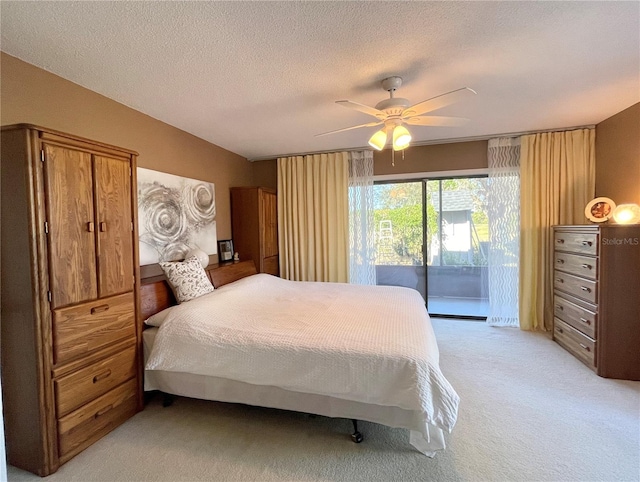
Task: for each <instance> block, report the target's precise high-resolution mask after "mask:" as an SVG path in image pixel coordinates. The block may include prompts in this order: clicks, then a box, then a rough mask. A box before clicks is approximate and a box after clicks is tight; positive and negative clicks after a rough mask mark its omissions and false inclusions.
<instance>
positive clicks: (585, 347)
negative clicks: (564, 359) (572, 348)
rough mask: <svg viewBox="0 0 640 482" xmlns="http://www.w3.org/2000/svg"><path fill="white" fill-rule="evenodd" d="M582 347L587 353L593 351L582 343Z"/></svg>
mask: <svg viewBox="0 0 640 482" xmlns="http://www.w3.org/2000/svg"><path fill="white" fill-rule="evenodd" d="M580 346H581V347H582V348H584V349H585V350H587V351H591V348H589V347H588V346H587V345H583V344H582V343H580Z"/></svg>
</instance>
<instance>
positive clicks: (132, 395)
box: [58, 379, 137, 463]
mask: <svg viewBox="0 0 640 482" xmlns="http://www.w3.org/2000/svg"><path fill="white" fill-rule="evenodd" d="M136 384H137V382H136V380H135V379H134V380H130V381H128V382H126V383H124V384H122V385H120V386H118V387H116V388H114V389H113V390H111V391H110V392H107V393H106V394H104V395H102V396H101V397H100V398H97V399H96V400H94V401H93V402H90V403H88V404H86V405H84V406H82V407H81V408H79V409H78V410H76V411H74V412H71V413H70V414H69V415H67V416H65V417H62V418H60V419H59V420H58V451H59V454H60V461H61V462H62V463H64V462H66V461H67V460H69V459H70V458H71V457H73V456H74V455H76V454H77V453H78V452H80V451H81V450H84V449H85V448H86V447H88V446H89V445H91V444H92V443H93V442H95V441H96V440H98V439H99V438H101V437H103V436H104V435H106V434H107V433H109V432H110V431H111V430H113V429H114V428H116V427H117V426H118V425H120V424H121V423H122V422H124V421H125V420H126V419H128V418H130V417H131V416H133V415H134V414H135V413H136V410H137V397H136Z"/></svg>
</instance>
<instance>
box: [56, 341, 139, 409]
mask: <svg viewBox="0 0 640 482" xmlns="http://www.w3.org/2000/svg"><path fill="white" fill-rule="evenodd" d="M135 375H136V349H135V346H133V345H132V346H131V347H130V348H127V349H125V350H123V351H121V352H120V353H117V354H115V355H113V356H110V357H109V358H105V359H104V360H100V361H98V362H96V363H94V364H92V365H89V366H88V367H85V368H82V369H80V370H78V371H76V372H73V373H71V374H69V375H66V376H64V377H61V378H59V379H57V380H54V382H53V383H54V387H55V393H56V413H57V414H58V417H62V416H64V415H66V414H68V413H69V412H71V411H73V410H75V409H76V408H78V407H81V406H82V405H84V404H85V403H87V402H89V401H91V400H93V399H94V398H97V397H99V396H100V395H102V394H103V393H106V392H108V391H109V390H111V389H112V388H113V387H115V386H117V385H120V384H121V383H122V382H124V381H126V380H128V379H130V378H133V377H134V376H135Z"/></svg>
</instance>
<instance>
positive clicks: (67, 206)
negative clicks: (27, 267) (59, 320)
mask: <svg viewBox="0 0 640 482" xmlns="http://www.w3.org/2000/svg"><path fill="white" fill-rule="evenodd" d="M43 148H44V152H45V163H44V173H45V184H46V208H47V224H48V230H49V234H48V243H49V287H50V290H51V306H52V308H57V307H60V306H65V305H69V304H72V303H78V302H81V301H86V300H91V299H95V298H96V296H97V286H96V257H95V233H94V229H95V224H94V212H93V182H92V169H91V154H89V153H87V152H83V151H79V150H75V149H71V148H68V147H61V146H55V145H48V144H45V145H44V146H43Z"/></svg>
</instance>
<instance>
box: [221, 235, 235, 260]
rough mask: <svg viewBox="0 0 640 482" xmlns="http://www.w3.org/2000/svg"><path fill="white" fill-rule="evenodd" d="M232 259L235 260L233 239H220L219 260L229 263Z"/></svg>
mask: <svg viewBox="0 0 640 482" xmlns="http://www.w3.org/2000/svg"><path fill="white" fill-rule="evenodd" d="M230 261H233V240H231V239H220V240H218V262H219V263H228V262H230Z"/></svg>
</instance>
